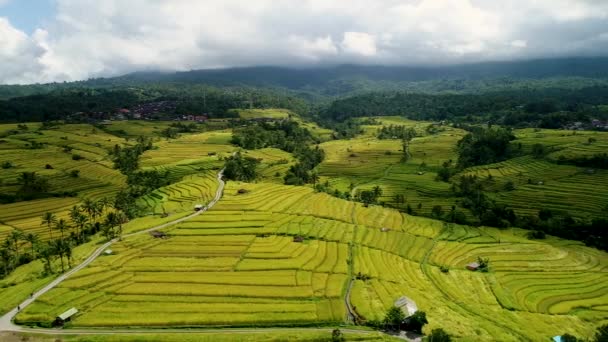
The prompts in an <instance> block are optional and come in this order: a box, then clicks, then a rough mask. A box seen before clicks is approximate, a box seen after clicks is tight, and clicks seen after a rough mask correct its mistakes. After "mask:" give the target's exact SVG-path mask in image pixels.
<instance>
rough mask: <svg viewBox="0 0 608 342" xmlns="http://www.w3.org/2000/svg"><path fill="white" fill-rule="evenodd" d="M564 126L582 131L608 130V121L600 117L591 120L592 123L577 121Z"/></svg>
mask: <svg viewBox="0 0 608 342" xmlns="http://www.w3.org/2000/svg"><path fill="white" fill-rule="evenodd" d="M563 128H564V129H567V130H570V131H582V130H588V129H595V130H608V121H602V120H598V119H593V120H591V123H589V122H582V121H575V122H572V123H570V124H567V125H565V126H564V127H563Z"/></svg>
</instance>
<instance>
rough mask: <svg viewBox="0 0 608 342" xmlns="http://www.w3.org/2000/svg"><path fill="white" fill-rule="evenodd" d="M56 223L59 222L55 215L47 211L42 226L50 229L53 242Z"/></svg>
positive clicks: (43, 216)
mask: <svg viewBox="0 0 608 342" xmlns="http://www.w3.org/2000/svg"><path fill="white" fill-rule="evenodd" d="M55 222H57V216H55V214H53V213H50V212H48V211H47V212H46V213H44V215H42V224H46V225H47V227H49V233H50V234H51V240H52V239H53V229H52V226H53V224H54V223H55Z"/></svg>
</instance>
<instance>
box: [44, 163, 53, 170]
mask: <svg viewBox="0 0 608 342" xmlns="http://www.w3.org/2000/svg"><path fill="white" fill-rule="evenodd" d="M44 168H45V169H47V170H52V169H53V166H52V165H51V164H46V165H45V166H44Z"/></svg>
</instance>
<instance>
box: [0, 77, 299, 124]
mask: <svg viewBox="0 0 608 342" xmlns="http://www.w3.org/2000/svg"><path fill="white" fill-rule="evenodd" d="M166 100H169V101H174V102H176V103H177V106H176V108H175V109H174V110H171V111H170V112H168V113H164V114H166V115H167V117H166V118H170V117H171V116H175V115H183V114H207V115H208V116H209V117H211V118H214V117H219V118H223V117H230V116H234V114H233V113H231V112H230V110H231V109H234V108H286V109H290V110H292V111H293V112H295V113H299V114H304V113H306V111H307V105H306V103H305V101H304V100H302V99H299V98H296V97H293V96H289V95H285V94H283V93H279V92H275V91H272V90H264V89H253V88H227V89H222V88H214V87H207V86H185V85H172V84H167V85H145V86H144V85H142V86H140V87H130V88H126V87H117V88H67V89H60V90H55V91H52V92H49V93H46V94H38V95H30V96H24V97H15V98H11V99H8V100H0V122H27V121H49V120H60V119H65V118H66V117H68V116H70V115H73V114H75V113H114V112H116V110H117V109H119V108H127V109H128V108H132V107H134V106H135V105H138V104H142V103H146V102H152V101H166Z"/></svg>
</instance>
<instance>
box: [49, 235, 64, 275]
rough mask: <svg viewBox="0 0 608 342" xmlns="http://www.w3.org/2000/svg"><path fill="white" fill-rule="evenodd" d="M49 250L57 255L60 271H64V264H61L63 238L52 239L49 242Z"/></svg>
mask: <svg viewBox="0 0 608 342" xmlns="http://www.w3.org/2000/svg"><path fill="white" fill-rule="evenodd" d="M51 250H52V253H53V255H58V256H59V260H61V272H65V266H64V264H63V240H53V241H52V243H51Z"/></svg>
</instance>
